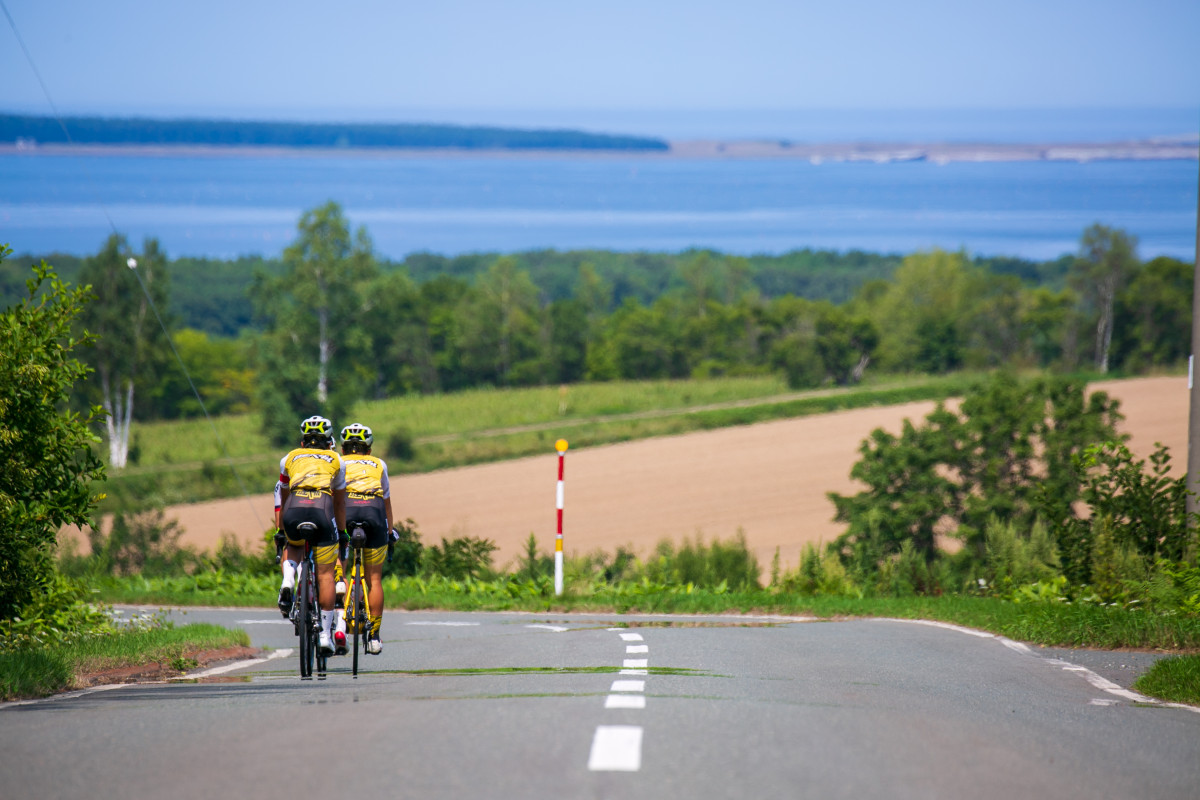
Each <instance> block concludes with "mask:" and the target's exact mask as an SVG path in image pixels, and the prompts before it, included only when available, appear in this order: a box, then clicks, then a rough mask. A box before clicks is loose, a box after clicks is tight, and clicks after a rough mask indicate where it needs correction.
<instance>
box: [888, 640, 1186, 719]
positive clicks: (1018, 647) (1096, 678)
mask: <svg viewBox="0 0 1200 800" xmlns="http://www.w3.org/2000/svg"><path fill="white" fill-rule="evenodd" d="M873 619H874V621H876V622H906V623H908V624H910V625H928V626H930V627H933V628H943V629H945V630H948V631H955V632H956V633H965V634H967V635H968V636H976V637H979V638H981V639H995V640H996V641H998V642H1000V644H1002V645H1004V646H1005V647H1007V648H1009V649H1010V650H1015V651H1016V652H1018V653H1024V654H1025V655H1030V656H1033V657H1034V658H1038V659H1041V660H1042V661H1045V662H1046V663H1047V664H1053V665H1054V666H1056V667H1060V668H1062V669H1064V670H1066V671H1067V672H1077V673H1079V674H1080V675H1082V676H1083V678H1084V680H1086V681H1087V682H1088V683H1090V684H1091V685H1092V686H1094V687H1095V688H1097V689H1099V690H1100V691H1102V692H1108V693H1109V694H1112V695H1116V696H1117V697H1123V698H1125V699H1126V700H1130V701H1132V702H1134V703H1145V704H1146V705H1152V706H1162V707H1164V708H1182V709H1185V710H1187V711H1192V712H1194V713H1197V714H1200V706H1190V705H1187V704H1185V703H1168V702H1166V701H1163V700H1156V699H1155V698H1153V697H1147V696H1146V695H1144V694H1139V693H1138V692H1134V691H1130V690H1129V689H1122V688H1121V687H1120V686H1119V685H1118V684H1115V683H1113V682H1112V681H1110V680H1109V679H1108V678H1105V677H1103V676H1101V675H1098V674H1097V673H1095V672H1092V671H1091V670H1090V669H1088V668H1087V667H1081V666H1079V665H1078V664H1072V663H1071V662H1070V661H1063V660H1062V659H1058V658H1043V657H1042V656H1039V655H1038V654H1037V653H1035V652H1034V651H1033V650H1031V649H1030V648H1029V647H1028V646H1027V645H1025V644H1022V643H1021V642H1014V641H1013V640H1012V639H1008V638H1006V637H1004V636H1000V635H998V634H995V633H988V632H987V631H977V630H975V629H973V628H964V627H963V626H961V625H951V624H950V623H948V622H936V621H934V620H928V619H897V618H892V617H874V618H873Z"/></svg>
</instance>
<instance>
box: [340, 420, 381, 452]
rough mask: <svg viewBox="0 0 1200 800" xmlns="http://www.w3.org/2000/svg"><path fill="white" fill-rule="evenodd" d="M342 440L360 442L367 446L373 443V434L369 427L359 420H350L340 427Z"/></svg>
mask: <svg viewBox="0 0 1200 800" xmlns="http://www.w3.org/2000/svg"><path fill="white" fill-rule="evenodd" d="M342 441H343V442H345V443H349V442H362V443H363V444H365V445H366V446H367V447H370V446H371V445H373V444H375V435H374V434H373V433H371V429H370V428H368V427H367V426H366V425H363V424H362V423H360V422H352V423H350V424H349V425H347V426H346V427H344V428H342Z"/></svg>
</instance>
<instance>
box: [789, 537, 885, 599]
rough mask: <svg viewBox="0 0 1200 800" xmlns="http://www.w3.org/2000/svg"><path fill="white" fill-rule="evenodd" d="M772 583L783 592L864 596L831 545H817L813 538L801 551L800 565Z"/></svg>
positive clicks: (810, 594)
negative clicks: (824, 546) (826, 546)
mask: <svg viewBox="0 0 1200 800" xmlns="http://www.w3.org/2000/svg"><path fill="white" fill-rule="evenodd" d="M776 555H777V557H778V554H776ZM772 583H773V585H775V586H777V587H778V588H779V589H780V590H781V591H783V592H791V593H795V594H802V595H808V596H812V595H827V596H832V597H862V596H863V592H862V589H861V588H859V587H858V586H857V585H856V584H855V583H854V581H853V580H851V578H850V574H849V573H848V572H847V571H846V568H845V567H844V566H843V565H842V562H841V560H840V559H839V558H838V557H837V554H836V553H834V552H833V551H831V550H829V549H822V548H818V547H817V546H816V545H815V544H813V543H812V542H809V543H808V544H806V545H804V549H803V550H802V551H801V553H800V566H799V567H797V569H796V570H795V571H794V572H790V573H787V574H785V575H782V576H781V577H780V578H779V579H778V580H774V581H772Z"/></svg>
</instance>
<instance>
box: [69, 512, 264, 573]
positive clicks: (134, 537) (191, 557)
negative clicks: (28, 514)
mask: <svg viewBox="0 0 1200 800" xmlns="http://www.w3.org/2000/svg"><path fill="white" fill-rule="evenodd" d="M181 536H183V528H181V527H180V525H179V521H178V520H175V519H167V518H166V515H165V514H164V513H163V510H162V509H161V508H154V509H150V510H148V511H138V512H126V511H119V512H117V513H115V514H114V515H113V518H112V527H111V529H110V530H109V532H108V534H107V535H105V534H104V532H103V531H102V530H101V529H100V528H99V527H98V526H94V527H92V528H90V529H89V530H88V541H89V542H90V544H91V547H92V560H91V563H90V565H89V567H90V570H91V571H92V572H93V573H100V574H109V575H134V574H139V575H146V576H148V577H155V576H159V575H164V576H165V575H179V574H183V573H190V572H193V571H195V570H196V569H197V568H199V567H200V566H201V565H202V563H203V562H202V559H201V557H200V555H199V554H198V553H196V552H195V551H194V550H192V549H191V548H188V547H185V546H181V545H180V544H179V539H180V537H181ZM226 553H227V556H229V557H233V555H232V553H231V552H230V551H228V550H227V551H226ZM240 555H241V554H240V552H239V554H238V556H239V557H240ZM75 568H76V569H77V568H78V567H77V566H76V567H75Z"/></svg>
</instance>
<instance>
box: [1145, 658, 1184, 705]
mask: <svg viewBox="0 0 1200 800" xmlns="http://www.w3.org/2000/svg"><path fill="white" fill-rule="evenodd" d="M1133 688H1134V689H1136V690H1137V691H1139V692H1141V693H1142V694H1148V695H1150V696H1151V697H1159V698H1162V699H1163V700H1169V701H1171V702H1173V703H1191V704H1194V705H1200V655H1197V656H1174V657H1172V658H1164V659H1163V660H1162V661H1159V662H1157V663H1155V664H1154V666H1152V667H1151V668H1150V670H1149V671H1148V672H1147V673H1146V674H1145V675H1142V676H1141V677H1140V678H1138V679H1137V680H1136V681H1134V682H1133Z"/></svg>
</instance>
